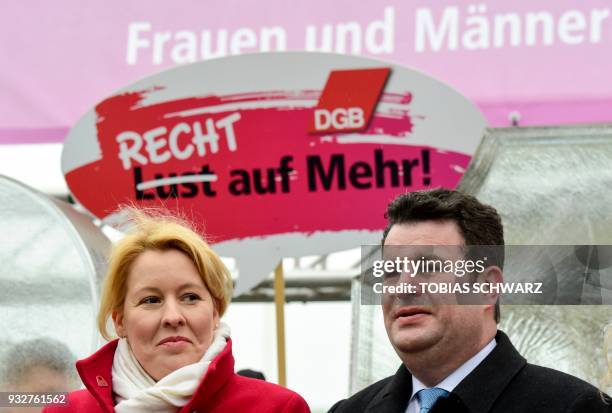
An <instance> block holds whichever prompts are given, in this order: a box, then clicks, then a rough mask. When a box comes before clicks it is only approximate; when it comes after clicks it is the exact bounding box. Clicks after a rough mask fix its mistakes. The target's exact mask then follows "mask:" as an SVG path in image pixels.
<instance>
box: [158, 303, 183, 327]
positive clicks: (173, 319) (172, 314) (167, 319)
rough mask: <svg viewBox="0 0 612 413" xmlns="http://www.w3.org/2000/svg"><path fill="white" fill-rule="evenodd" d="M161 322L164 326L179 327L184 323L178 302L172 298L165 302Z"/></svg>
mask: <svg viewBox="0 0 612 413" xmlns="http://www.w3.org/2000/svg"><path fill="white" fill-rule="evenodd" d="M162 324H163V325H164V326H165V327H179V326H182V325H185V317H184V316H183V313H182V312H181V308H180V305H179V303H178V302H176V301H173V300H168V301H166V302H165V304H164V308H163V314H162Z"/></svg>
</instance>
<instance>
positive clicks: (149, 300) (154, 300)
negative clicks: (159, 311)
mask: <svg viewBox="0 0 612 413" xmlns="http://www.w3.org/2000/svg"><path fill="white" fill-rule="evenodd" d="M160 301H161V300H160V299H159V297H155V296H154V295H151V296H149V297H145V298H143V299H142V300H140V304H157V303H159V302H160Z"/></svg>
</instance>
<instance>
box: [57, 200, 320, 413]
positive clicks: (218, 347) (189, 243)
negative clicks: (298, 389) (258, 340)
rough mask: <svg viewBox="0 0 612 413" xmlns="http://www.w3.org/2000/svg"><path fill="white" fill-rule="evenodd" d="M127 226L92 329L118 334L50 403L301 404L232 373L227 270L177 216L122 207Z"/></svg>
mask: <svg viewBox="0 0 612 413" xmlns="http://www.w3.org/2000/svg"><path fill="white" fill-rule="evenodd" d="M132 214H133V215H135V224H136V225H135V228H134V229H133V230H132V231H130V232H129V233H128V234H127V235H126V236H125V237H124V238H123V239H122V240H121V241H120V242H119V243H118V244H117V245H116V246H115V248H114V250H113V252H112V254H111V258H110V263H109V269H108V272H107V276H106V279H105V281H104V286H103V289H102V296H101V303H100V309H99V313H98V328H99V330H100V332H101V334H102V336H103V337H105V338H106V339H111V334H110V333H109V331H108V324H109V319H112V323H113V325H114V329H115V331H116V332H117V334H118V336H119V338H118V339H115V340H113V341H110V342H109V343H108V344H106V345H105V346H104V347H102V348H101V349H100V350H98V351H97V352H96V353H94V354H93V355H92V356H90V357H89V358H86V359H84V360H80V361H79V362H77V370H78V372H79V375H80V376H81V379H82V381H83V383H84V384H85V387H86V389H84V390H79V391H75V392H72V393H70V395H69V404H68V406H65V407H60V406H52V407H51V406H50V407H48V408H47V409H46V412H48V413H54V412H88V413H89V412H108V413H110V412H118V413H133V412H134V413H135V412H160V413H162V412H168V413H170V412H172V413H174V412H180V413H183V412H185V413H187V412H189V413H191V412H210V413H221V412H223V413H227V412H258V413H265V412H287V413H288V412H298V413H302V412H305V413H306V412H310V410H309V408H308V405H307V404H306V402H305V401H304V399H302V397H300V396H299V395H298V394H297V393H294V392H292V391H290V390H288V389H285V388H283V387H280V386H277V385H275V384H271V383H267V382H264V381H261V380H255V379H249V378H246V377H241V376H238V375H236V374H235V373H234V359H233V356H232V341H231V339H230V331H229V328H228V326H227V325H225V324H224V323H223V322H221V321H220V318H221V317H222V316H223V314H224V313H225V311H226V309H227V306H228V304H229V302H230V299H231V291H232V279H231V275H230V273H229V271H228V270H227V268H226V267H225V265H224V264H223V262H222V261H221V259H220V258H219V257H218V256H217V255H216V254H215V253H214V252H213V251H212V249H211V248H210V246H209V245H208V244H207V243H206V242H205V241H204V240H203V239H202V238H201V237H200V236H199V235H198V234H197V233H196V232H195V231H194V230H193V229H192V228H191V227H190V226H189V225H188V224H186V223H185V222H182V221H180V220H178V219H175V218H171V217H168V216H159V215H158V216H155V215H153V214H151V213H145V212H142V211H132Z"/></svg>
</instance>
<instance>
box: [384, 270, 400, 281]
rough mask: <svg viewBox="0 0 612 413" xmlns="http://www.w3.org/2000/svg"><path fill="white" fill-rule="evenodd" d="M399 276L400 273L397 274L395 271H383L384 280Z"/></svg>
mask: <svg viewBox="0 0 612 413" xmlns="http://www.w3.org/2000/svg"><path fill="white" fill-rule="evenodd" d="M399 274H400V273H399V272H397V271H385V275H384V278H385V280H387V279H392V278H395V277H397V276H399Z"/></svg>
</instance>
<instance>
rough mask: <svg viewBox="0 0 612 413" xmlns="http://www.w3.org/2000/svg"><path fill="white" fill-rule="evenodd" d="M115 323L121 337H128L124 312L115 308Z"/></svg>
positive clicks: (113, 316)
mask: <svg viewBox="0 0 612 413" xmlns="http://www.w3.org/2000/svg"><path fill="white" fill-rule="evenodd" d="M112 318H113V324H114V325H115V331H116V332H117V335H118V336H119V337H122V338H123V337H126V336H127V333H126V331H125V325H124V323H123V322H124V319H123V312H122V311H120V310H113V313H112Z"/></svg>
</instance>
